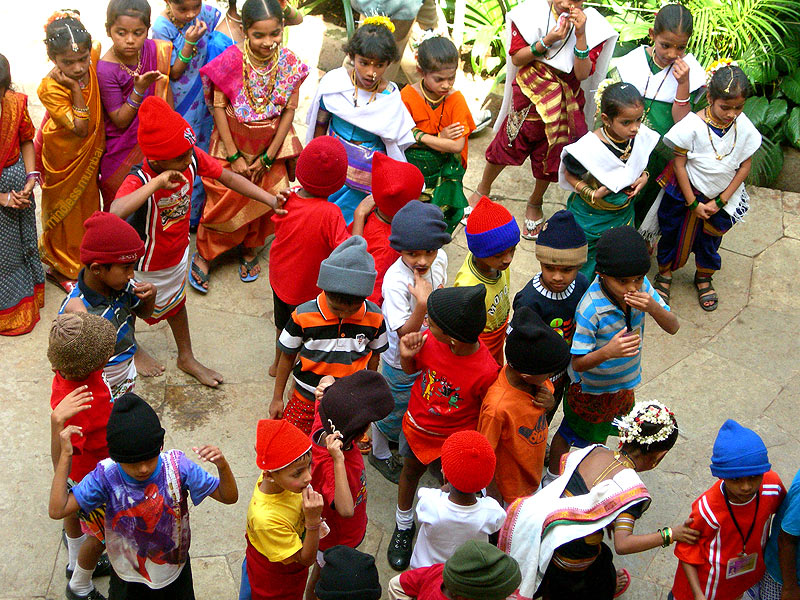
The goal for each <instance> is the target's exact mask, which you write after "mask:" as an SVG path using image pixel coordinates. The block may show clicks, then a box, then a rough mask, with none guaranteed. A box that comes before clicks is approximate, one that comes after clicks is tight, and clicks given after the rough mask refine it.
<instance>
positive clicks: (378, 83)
mask: <svg viewBox="0 0 800 600" xmlns="http://www.w3.org/2000/svg"><path fill="white" fill-rule="evenodd" d="M350 81H352V82H353V88H354V89H353V106H358V90H364V91H365V92H372V95H371V96H370V97H369V98H367V104H370V103H371V102H373V101H374V100H375V96H377V95H378V88H379V87H380V86H381V80H380V79H378V81H376V82H375V86H374V87H372V88H362V87H359V85H358V84H357V83H356V69H355V67H353V70H352V72H351V73H350Z"/></svg>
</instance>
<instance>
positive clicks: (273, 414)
mask: <svg viewBox="0 0 800 600" xmlns="http://www.w3.org/2000/svg"><path fill="white" fill-rule="evenodd" d="M267 418H268V419H275V420H278V419H282V418H283V402H282V401H280V400H273V401H272V402H270V403H269V409H268V411H267Z"/></svg>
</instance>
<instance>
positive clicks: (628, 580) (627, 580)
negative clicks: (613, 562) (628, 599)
mask: <svg viewBox="0 0 800 600" xmlns="http://www.w3.org/2000/svg"><path fill="white" fill-rule="evenodd" d="M622 574H623V575H624V576H625V585H623V586H622V587H621V588H619V589H618V590H617V591H616V592H614V598H619V597H620V596H622V594H624V593H625V592H626V591H627V590H628V588H629V587H630V585H631V574H630V573H628V569H622Z"/></svg>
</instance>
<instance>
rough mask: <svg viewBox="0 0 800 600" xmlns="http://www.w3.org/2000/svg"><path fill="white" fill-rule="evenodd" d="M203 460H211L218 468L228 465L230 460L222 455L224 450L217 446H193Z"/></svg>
mask: <svg viewBox="0 0 800 600" xmlns="http://www.w3.org/2000/svg"><path fill="white" fill-rule="evenodd" d="M192 450H194V451H195V452H196V453H197V456H199V457H200V460H202V461H203V462H210V463H211V464H213V465H215V466H216V467H217V468H218V469H221V468H223V467H225V466H227V464H228V461H227V460H226V459H225V457H224V456H223V455H222V451H221V450H220V449H219V448H217V447H216V446H195V447H193V448H192Z"/></svg>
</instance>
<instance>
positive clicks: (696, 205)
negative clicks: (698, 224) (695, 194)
mask: <svg viewBox="0 0 800 600" xmlns="http://www.w3.org/2000/svg"><path fill="white" fill-rule="evenodd" d="M686 206H688V207H689V210H694V209H695V208H697V207H698V206H700V200H698V199H697V198H695V199H694V202H692V203H691V204H687V205H686Z"/></svg>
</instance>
